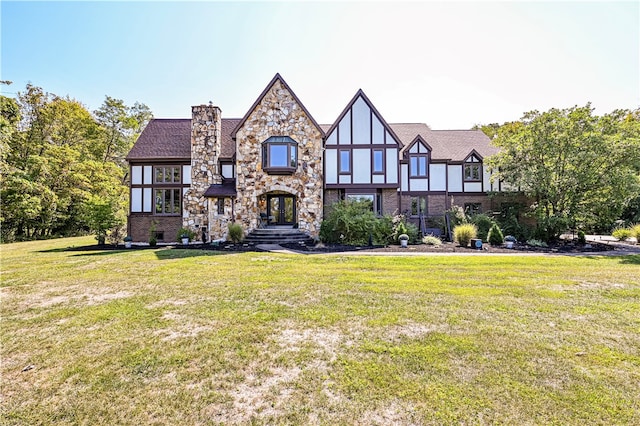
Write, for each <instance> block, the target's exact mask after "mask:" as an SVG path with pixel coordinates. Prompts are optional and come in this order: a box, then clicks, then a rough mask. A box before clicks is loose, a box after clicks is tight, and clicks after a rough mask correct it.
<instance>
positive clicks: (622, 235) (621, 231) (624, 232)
mask: <svg viewBox="0 0 640 426" xmlns="http://www.w3.org/2000/svg"><path fill="white" fill-rule="evenodd" d="M611 236H612V237H613V238H615V239H616V240H618V241H624V240H626V239H627V238H629V237H630V236H631V229H629V228H618V229H615V230H614V231H613V232H612V233H611Z"/></svg>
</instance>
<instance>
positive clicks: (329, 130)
mask: <svg viewBox="0 0 640 426" xmlns="http://www.w3.org/2000/svg"><path fill="white" fill-rule="evenodd" d="M358 98H362V100H363V101H364V102H365V103H366V104H367V106H368V107H369V108H371V111H372V112H373V113H374V114H375V116H376V118H377V119H378V120H379V121H380V123H381V124H382V127H384V129H385V130H386V131H388V132H389V133H390V134H391V136H393V138H394V139H395V140H396V141H397V142H398V144H399V145H401V146H402V141H401V140H400V138H399V137H398V135H396V134H395V132H394V131H393V129H392V128H391V126H389V123H387V121H386V120H385V119H384V117H383V116H382V114H380V112H378V110H377V109H376V107H375V106H374V105H373V103H372V102H371V101H370V100H369V98H368V97H367V95H365V94H364V91H363V90H362V89H358V91H357V92H356V94H355V95H354V96H353V98H351V100H350V101H349V103H348V104H347V106H346V107H345V108H344V109H343V110H342V112H341V113H340V115H339V116H338V118H337V119H336V121H334V122H333V124H332V125H330V126H329V127H328V128H327V129H326V130H325V135H327V136H329V134H331V133H332V132H333V131H334V130H335V128H336V127H338V124H340V121H341V120H342V119H343V118H344V116H345V115H347V112H348V111H349V110H350V109H351V107H352V106H353V104H355V103H356V101H357V100H358ZM425 126H426V124H425ZM323 127H326V126H325V125H323Z"/></svg>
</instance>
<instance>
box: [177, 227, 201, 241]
mask: <svg viewBox="0 0 640 426" xmlns="http://www.w3.org/2000/svg"><path fill="white" fill-rule="evenodd" d="M195 237H196V233H195V232H194V231H192V230H191V229H190V228H180V229H178V233H177V234H176V241H180V240H181V239H183V238H188V239H189V241H193V240H194V238H195Z"/></svg>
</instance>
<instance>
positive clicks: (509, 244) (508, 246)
mask: <svg viewBox="0 0 640 426" xmlns="http://www.w3.org/2000/svg"><path fill="white" fill-rule="evenodd" d="M504 246H505V247H506V248H508V249H512V248H513V241H505V243H504Z"/></svg>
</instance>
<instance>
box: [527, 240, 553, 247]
mask: <svg viewBox="0 0 640 426" xmlns="http://www.w3.org/2000/svg"><path fill="white" fill-rule="evenodd" d="M527 244H528V245H530V246H531V247H549V245H548V244H547V243H545V242H544V241H542V240H536V239H534V238H532V239H530V240H527Z"/></svg>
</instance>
